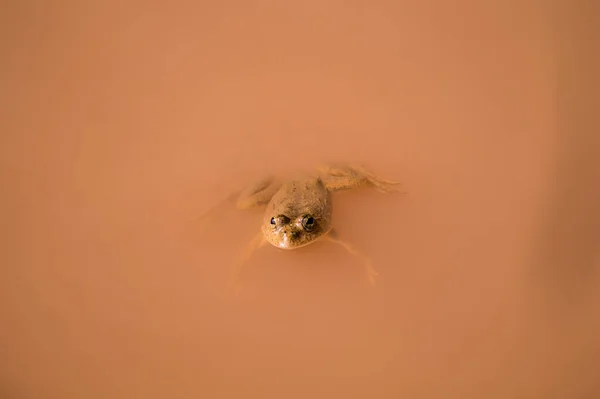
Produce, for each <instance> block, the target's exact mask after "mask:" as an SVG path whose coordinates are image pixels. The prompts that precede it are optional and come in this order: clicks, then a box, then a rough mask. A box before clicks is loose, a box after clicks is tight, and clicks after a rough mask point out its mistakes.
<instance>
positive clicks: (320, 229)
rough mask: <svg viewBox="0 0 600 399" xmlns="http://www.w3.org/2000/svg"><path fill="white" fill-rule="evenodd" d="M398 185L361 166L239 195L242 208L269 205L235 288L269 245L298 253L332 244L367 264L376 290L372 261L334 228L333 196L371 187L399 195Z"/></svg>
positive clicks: (271, 183) (328, 169)
mask: <svg viewBox="0 0 600 399" xmlns="http://www.w3.org/2000/svg"><path fill="white" fill-rule="evenodd" d="M398 185H399V183H398V182H394V181H390V180H384V179H382V178H380V177H378V176H375V175H374V174H372V173H370V172H368V171H367V170H365V169H364V168H363V167H360V166H339V165H335V166H332V165H330V166H325V167H321V168H317V173H315V174H313V175H308V176H306V177H304V178H298V179H293V180H289V181H283V182H281V181H276V180H275V179H274V178H273V177H268V178H265V179H263V180H261V181H259V182H257V183H256V184H254V185H252V186H250V187H248V189H246V190H244V191H242V192H240V193H239V196H238V198H237V208H238V209H240V210H242V209H250V208H255V207H261V206H265V205H266V210H265V213H264V217H263V220H262V225H261V232H260V234H258V235H257V236H256V237H255V238H254V239H253V240H252V241H251V242H250V244H249V245H248V247H247V248H246V250H245V251H244V253H243V255H242V257H241V258H240V260H239V261H238V264H237V269H236V271H235V276H234V282H235V280H236V279H237V275H238V274H239V272H240V270H241V268H242V266H243V265H244V264H245V263H246V262H247V261H248V259H249V258H250V257H251V255H252V253H253V252H254V251H255V250H256V249H258V248H260V247H262V246H263V245H264V244H265V243H267V242H268V243H270V244H271V245H273V246H275V247H277V248H281V249H285V250H290V249H296V248H301V247H304V246H306V245H309V244H311V243H313V242H315V241H317V240H319V239H328V240H329V241H331V242H334V243H337V244H339V245H341V246H342V247H344V248H345V249H346V250H347V251H348V252H350V253H352V254H353V255H356V256H359V257H360V258H362V260H363V262H364V265H365V270H366V272H367V276H368V278H369V281H370V283H371V284H373V285H375V276H377V274H378V273H377V272H376V271H375V269H374V268H373V267H372V265H371V261H370V259H369V258H368V257H366V256H364V255H363V254H362V253H360V252H359V251H358V250H356V249H355V248H354V247H353V246H352V245H350V244H349V243H347V242H345V241H342V240H340V239H339V238H338V236H337V233H336V232H335V230H334V229H333V228H332V223H331V209H332V208H331V195H330V194H331V192H334V191H340V190H349V189H353V188H358V187H362V186H371V187H373V188H375V189H377V190H378V191H380V192H383V193H391V192H397V191H398V190H397V186H398Z"/></svg>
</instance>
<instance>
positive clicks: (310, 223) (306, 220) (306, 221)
mask: <svg viewBox="0 0 600 399" xmlns="http://www.w3.org/2000/svg"><path fill="white" fill-rule="evenodd" d="M302 227H304V229H305V230H312V229H314V228H315V218H313V217H312V216H310V215H306V216H304V217H303V218H302Z"/></svg>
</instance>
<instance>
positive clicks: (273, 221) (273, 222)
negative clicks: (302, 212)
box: [271, 218, 277, 226]
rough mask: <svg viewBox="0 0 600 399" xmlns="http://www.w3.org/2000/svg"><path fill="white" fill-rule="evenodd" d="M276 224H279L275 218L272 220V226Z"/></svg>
mask: <svg viewBox="0 0 600 399" xmlns="http://www.w3.org/2000/svg"><path fill="white" fill-rule="evenodd" d="M275 223H277V222H276V221H275V218H271V225H272V226H275Z"/></svg>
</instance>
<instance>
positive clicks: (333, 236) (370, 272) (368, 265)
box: [325, 229, 379, 286]
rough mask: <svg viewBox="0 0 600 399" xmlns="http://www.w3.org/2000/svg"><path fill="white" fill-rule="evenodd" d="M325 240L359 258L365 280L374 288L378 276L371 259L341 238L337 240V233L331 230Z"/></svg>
mask: <svg viewBox="0 0 600 399" xmlns="http://www.w3.org/2000/svg"><path fill="white" fill-rule="evenodd" d="M325 238H326V239H327V240H329V241H331V242H333V243H335V244H338V245H340V246H341V247H343V248H344V249H345V250H346V251H348V252H349V253H351V254H352V255H354V256H356V257H358V258H360V260H361V261H362V262H363V267H364V269H365V272H366V274H367V279H368V280H369V283H370V284H371V285H373V286H375V278H376V277H377V276H378V275H379V273H377V271H376V270H375V268H374V267H373V262H372V261H371V258H369V257H368V256H366V255H365V254H363V253H362V252H361V251H359V250H358V249H356V248H355V247H354V246H353V245H352V244H350V243H349V242H348V241H344V240H342V239H341V238H339V236H338V234H337V231H335V230H334V229H332V230H331V231H330V232H329V233H328V234H327V235H326V236H325Z"/></svg>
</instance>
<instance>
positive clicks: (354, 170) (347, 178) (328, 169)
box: [318, 165, 400, 193]
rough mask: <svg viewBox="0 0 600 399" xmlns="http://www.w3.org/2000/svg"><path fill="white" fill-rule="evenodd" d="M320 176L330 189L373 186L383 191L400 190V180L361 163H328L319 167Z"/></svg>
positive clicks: (339, 189)
mask: <svg viewBox="0 0 600 399" xmlns="http://www.w3.org/2000/svg"><path fill="white" fill-rule="evenodd" d="M318 171H319V174H320V178H321V180H322V181H323V184H324V185H325V187H326V188H327V190H329V191H341V190H350V189H353V188H358V187H361V186H371V187H374V188H375V189H376V190H378V191H380V192H383V193H392V192H397V191H398V186H399V185H400V183H399V182H395V181H392V180H386V179H383V178H381V177H379V176H376V175H374V174H373V173H371V172H369V171H367V170H366V169H365V168H363V167H362V166H359V165H326V166H321V167H319V168H318Z"/></svg>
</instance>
